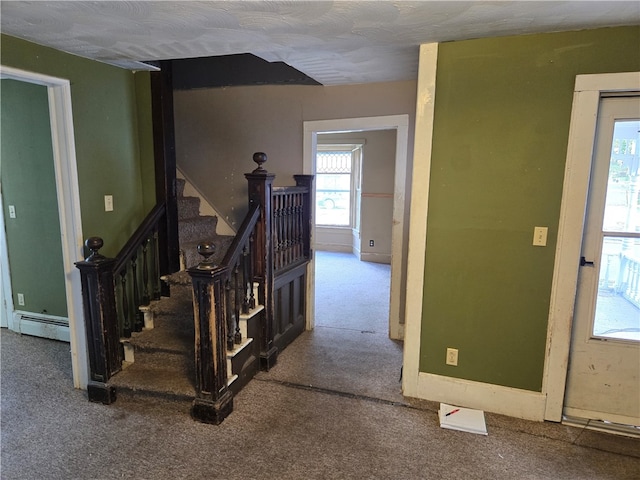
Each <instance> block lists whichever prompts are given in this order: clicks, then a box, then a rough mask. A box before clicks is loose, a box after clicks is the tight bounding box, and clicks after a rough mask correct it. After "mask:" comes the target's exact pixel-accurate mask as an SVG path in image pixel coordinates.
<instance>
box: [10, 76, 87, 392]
mask: <svg viewBox="0 0 640 480" xmlns="http://www.w3.org/2000/svg"><path fill="white" fill-rule="evenodd" d="M0 78H2V79H11V80H18V81H21V82H28V83H34V84H37V85H43V86H45V87H47V92H48V97H49V116H50V122H51V143H52V147H53V162H54V168H55V178H56V190H57V196H58V210H59V216H60V233H61V236H62V259H63V263H64V272H65V289H66V295H67V313H68V316H69V336H70V343H71V366H72V370H73V385H74V386H75V387H76V388H82V389H86V386H87V381H88V374H89V372H88V356H87V342H86V335H85V328H84V316H83V304H82V285H81V281H80V272H79V270H78V269H77V268H76V267H75V265H74V263H75V262H77V261H80V260H83V257H82V255H83V250H82V245H83V236H82V221H81V217H80V192H79V188H78V170H77V166H76V151H75V140H74V131H73V117H72V108H71V84H70V82H69V80H66V79H62V78H56V77H51V76H48V75H42V74H40V73H35V72H29V71H26V70H20V69H17V68H13V67H7V66H4V65H0ZM0 243H1V245H0V256H1V260H0V264H1V268H2V278H3V283H5V279H7V278H8V272H9V270H8V265H9V263H8V252H7V247H6V242H4V241H3V242H0ZM6 288H7V287H5V295H6ZM8 297H9V298H8V299H5V300H8V301H7V302H6V304H7V307H6V308H7V309H8V308H11V309H12V310H13V305H12V302H11V301H10V299H11V295H10V292H9V296H8ZM7 313H9V312H7Z"/></svg>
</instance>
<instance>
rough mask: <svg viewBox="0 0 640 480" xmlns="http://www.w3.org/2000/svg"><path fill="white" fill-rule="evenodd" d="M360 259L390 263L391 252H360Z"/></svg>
mask: <svg viewBox="0 0 640 480" xmlns="http://www.w3.org/2000/svg"><path fill="white" fill-rule="evenodd" d="M360 260H362V261H363V262H371V263H384V264H386V265H391V254H390V253H366V252H362V253H361V254H360Z"/></svg>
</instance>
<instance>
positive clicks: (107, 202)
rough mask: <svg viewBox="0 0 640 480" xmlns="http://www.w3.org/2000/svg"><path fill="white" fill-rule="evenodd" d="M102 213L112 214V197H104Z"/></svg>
mask: <svg viewBox="0 0 640 480" xmlns="http://www.w3.org/2000/svg"><path fill="white" fill-rule="evenodd" d="M104 211H105V212H113V195H105V196H104Z"/></svg>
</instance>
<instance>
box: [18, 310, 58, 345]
mask: <svg viewBox="0 0 640 480" xmlns="http://www.w3.org/2000/svg"><path fill="white" fill-rule="evenodd" d="M10 328H12V330H16V331H17V332H20V333H22V334H25V335H33V336H36V337H44V338H51V339H53V340H61V341H63V342H69V341H70V333H69V319H67V318H66V317H57V316H55V315H47V314H38V313H31V312H20V311H14V314H13V327H10Z"/></svg>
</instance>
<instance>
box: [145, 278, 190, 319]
mask: <svg viewBox="0 0 640 480" xmlns="http://www.w3.org/2000/svg"><path fill="white" fill-rule="evenodd" d="M175 278H180V279H181V281H180V282H176V281H175V280H174V279H175ZM162 280H163V281H164V282H165V283H167V284H169V285H170V286H171V296H170V297H162V299H161V300H159V301H155V302H151V305H149V310H151V311H152V312H153V314H154V315H175V314H176V312H191V314H193V290H192V288H191V277H190V276H189V274H188V273H187V272H186V271H181V272H176V273H173V274H171V275H166V276H164V277H162Z"/></svg>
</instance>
